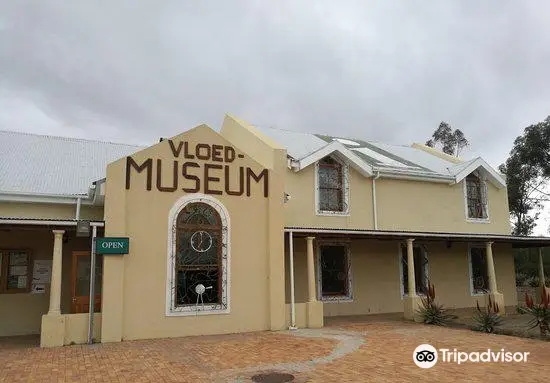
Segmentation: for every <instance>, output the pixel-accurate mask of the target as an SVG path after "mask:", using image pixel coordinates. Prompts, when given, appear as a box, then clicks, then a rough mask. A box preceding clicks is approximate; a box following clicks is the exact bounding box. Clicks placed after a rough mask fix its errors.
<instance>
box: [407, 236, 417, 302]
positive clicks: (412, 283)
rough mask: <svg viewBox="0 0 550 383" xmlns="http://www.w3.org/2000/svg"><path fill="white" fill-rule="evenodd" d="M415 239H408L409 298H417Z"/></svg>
mask: <svg viewBox="0 0 550 383" xmlns="http://www.w3.org/2000/svg"><path fill="white" fill-rule="evenodd" d="M413 242H414V239H412V238H409V239H407V275H408V277H409V278H408V279H409V281H408V282H409V284H408V287H409V297H414V296H416V280H415V276H414V248H413Z"/></svg>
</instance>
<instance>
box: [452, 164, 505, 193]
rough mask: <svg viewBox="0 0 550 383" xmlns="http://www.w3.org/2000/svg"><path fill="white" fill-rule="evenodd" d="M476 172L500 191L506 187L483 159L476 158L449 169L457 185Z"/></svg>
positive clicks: (498, 175) (502, 180)
mask: <svg viewBox="0 0 550 383" xmlns="http://www.w3.org/2000/svg"><path fill="white" fill-rule="evenodd" d="M476 170H481V171H482V172H483V173H484V175H485V176H486V177H487V180H488V181H489V182H491V183H492V184H493V185H495V186H496V187H497V188H499V189H502V188H505V187H506V182H505V181H504V179H503V178H502V177H501V176H500V174H498V173H497V172H496V171H495V170H494V169H493V168H492V167H491V166H490V165H489V164H488V163H487V162H485V160H483V158H481V157H477V158H475V159H473V160H471V161H468V162H466V163H462V164H458V165H455V166H452V167H450V168H449V171H450V172H451V174H452V175H453V176H454V177H455V182H456V183H459V182H461V181H462V180H463V179H465V178H466V177H467V176H468V175H470V174H471V173H472V172H474V171H476Z"/></svg>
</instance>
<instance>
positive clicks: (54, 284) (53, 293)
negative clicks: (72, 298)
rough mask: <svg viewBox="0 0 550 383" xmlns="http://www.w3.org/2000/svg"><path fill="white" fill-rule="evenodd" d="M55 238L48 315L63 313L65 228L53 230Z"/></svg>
mask: <svg viewBox="0 0 550 383" xmlns="http://www.w3.org/2000/svg"><path fill="white" fill-rule="evenodd" d="M52 232H53V235H54V240H53V259H52V279H51V282H50V309H49V310H48V315H59V314H61V268H62V260H63V234H65V230H52Z"/></svg>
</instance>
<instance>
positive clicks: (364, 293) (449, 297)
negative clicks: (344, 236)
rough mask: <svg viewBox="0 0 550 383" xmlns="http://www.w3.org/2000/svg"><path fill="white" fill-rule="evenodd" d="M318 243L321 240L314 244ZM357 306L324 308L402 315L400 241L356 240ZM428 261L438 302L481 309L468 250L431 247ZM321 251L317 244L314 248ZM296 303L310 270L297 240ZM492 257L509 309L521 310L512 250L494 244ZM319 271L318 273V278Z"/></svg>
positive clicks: (329, 313)
mask: <svg viewBox="0 0 550 383" xmlns="http://www.w3.org/2000/svg"><path fill="white" fill-rule="evenodd" d="M315 242H316V243H317V241H315ZM350 243H351V254H352V275H353V302H338V303H324V315H325V316H340V315H363V314H375V313H391V312H403V300H402V297H401V277H400V274H399V272H400V268H399V243H398V242H396V241H376V240H352V241H351V242H350ZM426 246H427V249H428V259H429V278H430V280H431V281H432V282H433V283H434V285H435V288H436V299H437V301H438V302H439V303H441V304H444V305H445V306H446V307H448V308H463V307H474V306H475V305H476V300H479V303H480V304H481V305H482V304H483V303H484V297H483V296H472V295H471V294H470V281H469V266H468V245H467V244H464V243H453V244H452V246H451V248H450V249H449V248H447V247H446V244H445V243H440V242H430V243H426ZM315 250H316V251H317V245H315ZM294 251H295V263H294V268H295V289H296V295H295V297H296V302H298V303H303V302H305V301H306V300H307V269H306V257H305V238H295V240H294ZM493 255H494V262H495V272H496V275H497V285H498V289H499V291H500V292H501V293H503V294H504V300H505V304H506V306H515V305H517V294H516V288H515V270H514V258H513V254H512V248H511V246H509V245H498V244H497V245H494V246H493ZM288 262H289V261H288V245H287V254H286V266H285V269H286V277H285V280H286V286H287V287H286V301H287V303H289V302H290V285H289V280H290V278H289V265H288ZM317 272H318V271H317V270H316V273H317Z"/></svg>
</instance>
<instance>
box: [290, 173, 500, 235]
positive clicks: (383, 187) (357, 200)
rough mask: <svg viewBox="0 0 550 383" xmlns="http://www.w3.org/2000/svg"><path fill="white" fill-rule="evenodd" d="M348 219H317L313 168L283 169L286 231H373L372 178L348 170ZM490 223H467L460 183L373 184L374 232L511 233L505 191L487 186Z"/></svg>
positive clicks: (381, 180) (390, 181)
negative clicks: (322, 229)
mask: <svg viewBox="0 0 550 383" xmlns="http://www.w3.org/2000/svg"><path fill="white" fill-rule="evenodd" d="M349 174H350V187H349V193H350V213H349V216H319V215H316V209H315V188H316V185H315V166H314V165H311V166H308V167H307V168H305V169H303V170H301V171H299V172H294V171H292V170H289V169H287V172H286V192H287V193H288V194H290V196H291V199H290V201H288V203H286V204H285V226H287V227H322V228H339V229H367V230H368V229H373V228H374V218H373V202H372V178H366V177H364V176H362V175H361V174H359V173H358V172H357V171H355V170H353V169H351V168H350V172H349ZM488 196H489V198H488V201H489V218H490V219H489V223H473V222H467V220H466V213H465V199H464V184H463V183H459V184H456V185H452V186H451V185H448V184H443V183H434V182H425V181H410V180H396V179H387V178H379V179H378V180H376V199H377V214H378V229H380V230H406V231H432V232H458V233H494V234H510V219H509V212H508V196H507V192H506V189H505V188H504V189H497V188H496V187H495V186H493V185H492V184H490V183H488Z"/></svg>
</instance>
